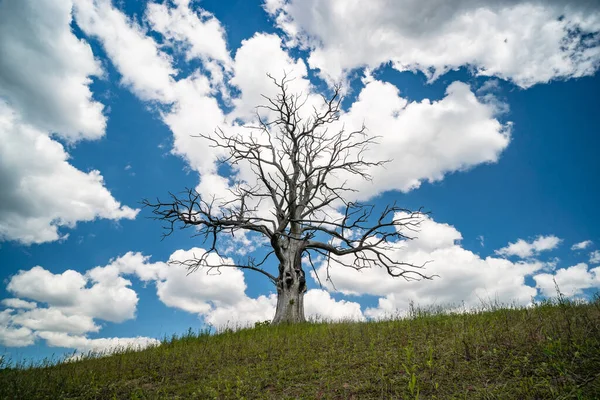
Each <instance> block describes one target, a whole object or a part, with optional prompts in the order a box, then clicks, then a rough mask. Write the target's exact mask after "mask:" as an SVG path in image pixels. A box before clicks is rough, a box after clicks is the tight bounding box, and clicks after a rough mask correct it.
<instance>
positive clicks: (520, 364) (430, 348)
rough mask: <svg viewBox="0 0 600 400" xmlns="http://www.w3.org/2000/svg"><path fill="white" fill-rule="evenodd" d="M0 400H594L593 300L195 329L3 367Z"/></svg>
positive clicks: (598, 356)
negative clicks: (145, 342) (105, 351)
mask: <svg viewBox="0 0 600 400" xmlns="http://www.w3.org/2000/svg"><path fill="white" fill-rule="evenodd" d="M6 362H7V361H6V360H5V361H4V363H5V364H4V365H6ZM0 398H8V399H36V398H39V399H155V398H169V399H171V398H180V399H194V398H196V399H255V398H256V399H260V398H265V399H294V398H305V399H371V398H373V399H379V398H393V399H600V298H599V297H598V296H596V297H595V298H594V300H593V301H591V302H588V303H581V302H572V301H568V300H565V299H564V298H559V299H558V300H555V301H546V302H543V303H539V304H536V305H535V306H534V307H531V308H510V307H509V308H499V307H487V310H486V311H484V310H479V311H476V312H469V313H449V312H445V311H443V310H438V311H431V310H429V311H423V310H412V311H411V313H410V317H409V318H405V319H397V320H391V321H382V322H363V323H358V322H346V323H305V324H301V325H287V326H264V325H260V326H258V327H256V328H254V329H243V330H239V331H236V332H232V331H226V332H222V333H220V334H217V335H209V334H207V333H203V332H200V333H198V334H196V333H193V332H191V331H190V332H189V334H187V335H184V336H182V337H173V338H171V339H169V340H164V341H163V343H162V344H161V345H160V346H158V347H154V348H149V349H146V350H144V351H131V350H123V351H121V352H119V353H118V354H115V355H111V356H104V357H98V356H97V355H88V356H85V357H83V359H81V360H79V361H70V362H67V361H63V362H60V363H58V364H56V363H53V364H52V363H48V362H46V363H45V364H44V363H41V364H38V365H34V366H31V365H30V366H24V365H21V366H19V367H18V368H15V367H13V368H8V367H5V368H3V369H2V370H0Z"/></svg>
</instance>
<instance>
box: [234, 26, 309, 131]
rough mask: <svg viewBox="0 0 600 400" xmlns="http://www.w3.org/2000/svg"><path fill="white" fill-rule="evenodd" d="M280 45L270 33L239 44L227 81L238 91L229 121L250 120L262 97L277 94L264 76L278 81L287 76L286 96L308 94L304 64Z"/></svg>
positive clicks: (263, 99)
mask: <svg viewBox="0 0 600 400" xmlns="http://www.w3.org/2000/svg"><path fill="white" fill-rule="evenodd" d="M281 46H282V43H281V39H280V38H279V37H278V36H277V35H274V34H266V33H256V34H254V36H253V37H251V38H250V39H247V40H244V41H242V45H241V46H240V48H239V49H238V50H237V52H236V54H235V58H234V66H233V68H234V73H233V76H232V78H231V80H230V81H229V84H230V85H232V86H235V87H237V88H238V89H239V90H240V96H239V97H238V98H236V99H234V100H233V104H234V106H235V109H234V111H232V113H231V115H230V116H229V117H230V118H242V119H244V120H252V119H253V118H252V117H253V116H254V114H255V112H256V106H259V105H264V104H265V103H266V100H265V98H264V97H263V95H265V96H267V97H270V98H273V97H275V95H277V94H278V89H277V87H276V86H275V85H274V84H273V82H272V80H271V79H270V78H269V77H268V76H267V73H269V74H271V75H272V76H273V77H275V78H276V79H278V80H280V79H281V78H282V77H283V75H284V73H287V74H288V75H289V77H290V78H294V80H293V81H292V82H290V85H289V88H290V93H294V94H296V93H298V94H299V93H303V94H304V95H308V94H311V85H310V82H309V81H308V79H307V74H308V71H307V68H306V64H305V63H304V61H303V60H302V59H296V60H294V59H293V58H292V57H290V55H289V54H288V53H287V52H286V51H285V50H283V49H282V47H281ZM311 111H312V110H311Z"/></svg>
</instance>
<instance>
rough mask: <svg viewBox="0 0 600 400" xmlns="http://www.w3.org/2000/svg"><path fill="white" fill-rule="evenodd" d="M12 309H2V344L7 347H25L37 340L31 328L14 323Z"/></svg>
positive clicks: (0, 332) (0, 314)
mask: <svg viewBox="0 0 600 400" xmlns="http://www.w3.org/2000/svg"><path fill="white" fill-rule="evenodd" d="M13 311H14V310H12V309H10V308H9V309H6V310H4V311H0V345H1V346H6V347H25V346H29V345H31V344H33V343H34V342H35V336H34V333H33V331H32V330H31V329H29V328H25V327H22V326H21V327H19V326H15V325H14V324H13V323H12V314H13Z"/></svg>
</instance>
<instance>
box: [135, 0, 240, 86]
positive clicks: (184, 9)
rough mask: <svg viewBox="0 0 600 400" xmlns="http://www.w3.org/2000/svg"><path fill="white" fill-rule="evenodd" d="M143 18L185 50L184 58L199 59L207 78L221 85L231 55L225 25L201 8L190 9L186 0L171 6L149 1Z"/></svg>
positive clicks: (188, 59)
mask: <svg viewBox="0 0 600 400" xmlns="http://www.w3.org/2000/svg"><path fill="white" fill-rule="evenodd" d="M146 18H147V19H148V21H149V23H150V26H151V27H152V29H153V30H155V31H157V32H160V33H161V34H162V35H163V37H164V38H165V39H166V41H167V42H168V43H169V44H171V46H172V47H173V48H175V49H176V50H180V51H182V52H183V53H184V54H185V58H186V60H187V61H190V60H192V59H200V60H202V61H203V63H204V67H205V69H206V71H207V72H208V73H209V74H210V77H211V82H212V83H213V84H214V85H215V87H218V88H224V86H223V84H224V82H223V81H224V78H225V75H226V73H227V72H228V71H230V70H231V56H230V55H229V50H228V49H227V41H226V38H225V29H224V28H223V26H221V23H220V22H219V20H218V19H216V18H215V17H214V15H212V14H211V13H209V12H208V11H206V10H203V9H201V8H197V9H196V10H192V7H191V4H190V1H189V0H177V1H175V3H174V5H173V7H170V6H169V4H168V3H166V2H165V3H162V4H158V3H149V4H148V6H147V8H146Z"/></svg>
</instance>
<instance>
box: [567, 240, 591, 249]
mask: <svg viewBox="0 0 600 400" xmlns="http://www.w3.org/2000/svg"><path fill="white" fill-rule="evenodd" d="M592 244H594V243H593V242H592V241H591V240H584V241H583V242H579V243H575V244H574V245H573V246H571V250H585V249H587V248H588V247H590V246H591V245H592Z"/></svg>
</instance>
